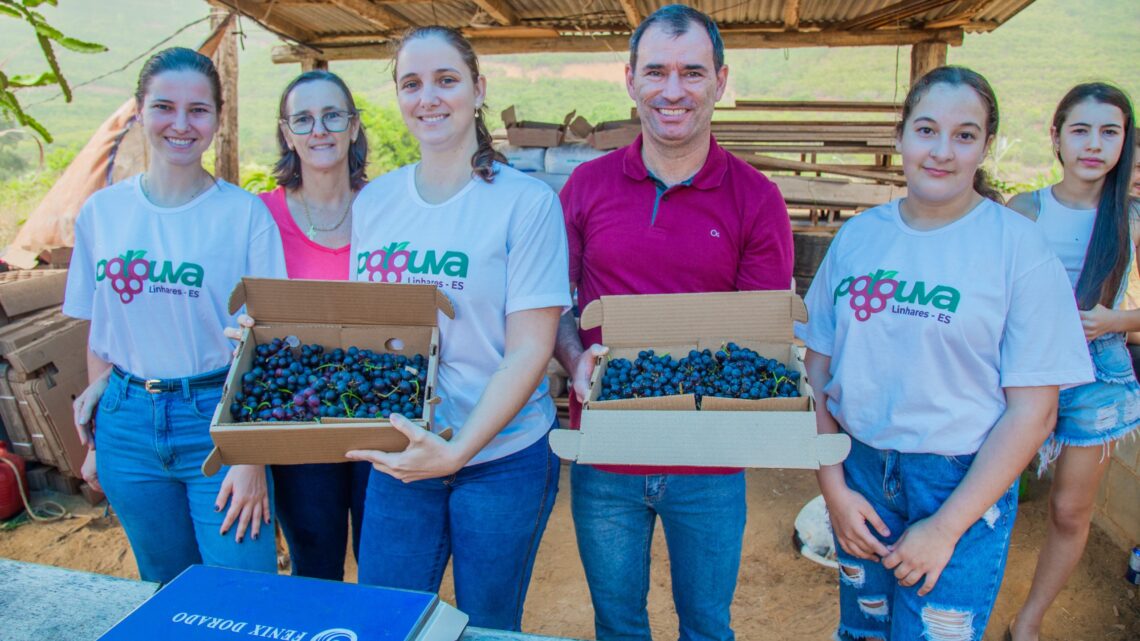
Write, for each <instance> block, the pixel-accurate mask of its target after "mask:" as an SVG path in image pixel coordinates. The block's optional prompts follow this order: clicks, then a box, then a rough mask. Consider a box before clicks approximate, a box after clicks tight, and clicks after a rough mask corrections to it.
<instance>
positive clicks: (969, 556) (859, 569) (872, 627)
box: [835, 438, 1017, 641]
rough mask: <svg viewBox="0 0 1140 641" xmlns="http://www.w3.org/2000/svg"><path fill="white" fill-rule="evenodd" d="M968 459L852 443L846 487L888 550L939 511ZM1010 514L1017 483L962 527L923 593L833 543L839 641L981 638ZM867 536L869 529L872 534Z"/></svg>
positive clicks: (1001, 563) (994, 591) (962, 474)
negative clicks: (869, 513) (867, 507)
mask: <svg viewBox="0 0 1140 641" xmlns="http://www.w3.org/2000/svg"><path fill="white" fill-rule="evenodd" d="M973 461H974V455H973V454H969V455H964V456H942V455H940V454H921V453H919V454H914V453H904V452H897V451H894V450H879V449H875V448H873V447H871V446H869V445H865V444H863V443H861V442H859V441H858V440H856V439H854V438H852V439H851V454H850V455H849V456H848V457H847V460H846V461H844V462H843V471H844V473H845V474H846V476H847V485H848V487H850V488H851V489H852V490H854V491H855V492H858V493H859V494H861V495H863V496H864V497H865V498H866V499H867V501H868V502H869V503H870V504H871V507H873V508H874V509H875V512H876V513H877V514H878V515H879V517H880V518H881V519H882V520H883V522H884V523H885V524H886V525H887V528H888V529H889V530H890V532H891V535H890V536H888V537H878V535H875V536H877V537H878V538H879V539H880V540H881V541H882V542H883V543H884V544H886V545H892V544H893V543H895V542H896V541H897V540H898V538H899V537H900V536H901V535H902V534H903V532H905V531H906V529H907V528H908V527H910V526H911V525H913V524H915V523H917V522H918V521H921V520H923V519H926V518H928V517H930V516H931V515H933V514H934V513H935V512H937V511H938V509H939V508H941V507H942V504H943V503H945V501H946V499H947V498H949V496H950V494H951V493H953V491H954V490H955V489H956V488H957V487H958V485H959V484H961V482H962V479H964V478H965V476H966V473H967V472H968V471H969V469H970V465H971V464H972V463H973ZM1016 515H1017V482H1016V481H1015V482H1014V484H1013V485H1012V486H1011V487H1010V488H1009V489H1008V490H1006V492H1005V493H1004V494H1003V495H1002V496H1001V498H999V499H998V500H997V502H996V503H994V504H993V505H992V506H991V507H990V508H989V509H987V510H986V512H985V513H984V514H983V515H982V516H981V518H979V519H978V520H977V521H975V522H974V524H973V525H971V526H970V527H969V529H967V530H966V532H965V533H964V534H963V535H962V537H961V538H959V539H958V543H957V545H956V547H955V548H954V554H953V555H952V556H951V557H950V561H949V562H948V563H947V564H946V567H945V569H943V571H942V574H941V576H940V577H939V579H938V583H937V584H936V585H935V586H934V589H933V590H931V591H930V593H929V594H927V595H926V596H918V590H919V588H921V587H922V582H921V581H920V582H919V583H917V584H916V585H914V586H911V587H904V586H902V585H899V582H898V579H896V578H895V575H894V572H893V571H892V570H888V569H887V568H886V567H885V566H884V565H883V564H882V563H879V562H875V561H869V560H866V559H860V558H857V557H854V556H851V555H850V554H848V553H847V552H846V551H845V550H844V549H843V547H842V546H841V545H839V543H838V541H836V551H837V552H838V555H839V629H838V631H837V632H836V635H835V638H836V639H839V640H840V641H853V640H854V639H863V638H868V637H869V638H874V639H886V640H887V641H911V640H912V639H981V638H982V635H983V633H984V632H985V629H986V622H987V621H988V620H989V617H990V612H991V610H992V609H993V606H994V601H995V599H996V598H997V593H998V588H999V587H1001V580H1002V575H1003V574H1004V573H1005V561H1006V554H1007V553H1008V552H1009V540H1010V533H1011V532H1012V530H1013V523H1014V520H1015V518H1016ZM872 533H874V531H873V530H872Z"/></svg>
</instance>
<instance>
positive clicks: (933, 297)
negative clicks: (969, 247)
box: [833, 269, 962, 324]
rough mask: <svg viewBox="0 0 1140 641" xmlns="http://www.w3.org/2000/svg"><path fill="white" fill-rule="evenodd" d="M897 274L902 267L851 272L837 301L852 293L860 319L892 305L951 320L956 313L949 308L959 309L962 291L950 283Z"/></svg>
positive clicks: (921, 315)
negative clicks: (915, 278)
mask: <svg viewBox="0 0 1140 641" xmlns="http://www.w3.org/2000/svg"><path fill="white" fill-rule="evenodd" d="M897 276H898V271H896V270H890V271H888V270H884V269H879V270H876V271H875V272H874V273H873V274H867V275H863V276H848V277H847V278H844V279H843V280H841V281H839V285H838V286H837V287H836V288H835V294H834V298H833V303H834V304H839V299H840V298H842V297H844V296H850V298H849V299H848V301H847V304H848V305H850V306H851V309H853V310H854V311H855V320H857V321H860V322H866V321H868V320H870V318H871V315H872V314H878V313H879V312H882V311H885V310H886V309H887V308H888V306H889V307H890V311H891V313H892V314H898V315H902V316H913V317H917V318H929V319H933V320H937V321H938V322H940V323H946V324H949V323H950V320H951V319H952V318H953V316H951V314H950V313H947V312H956V311H958V303H959V302H960V301H961V299H962V294H961V292H959V291H958V290H957V289H955V288H953V287H950V286H949V285H933V286H932V285H930V284H928V283H927V282H926V281H922V280H916V281H906V280H901V279H899V278H896V277H897ZM892 300H893V301H894V304H891V301H892ZM912 306H916V307H912ZM923 308H928V309H923ZM929 308H933V310H941V311H932V310H931V309H929Z"/></svg>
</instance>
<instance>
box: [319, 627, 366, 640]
mask: <svg viewBox="0 0 1140 641" xmlns="http://www.w3.org/2000/svg"><path fill="white" fill-rule="evenodd" d="M313 641H357V639H356V633H355V632H353V631H352V630H348V629H346V628H332V629H330V630H325V631H324V632H318V633H316V634H315V635H314V636H313Z"/></svg>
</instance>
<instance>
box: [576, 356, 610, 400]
mask: <svg viewBox="0 0 1140 641" xmlns="http://www.w3.org/2000/svg"><path fill="white" fill-rule="evenodd" d="M609 352H610V348H608V347H606V346H605V345H599V344H597V343H594V344H593V345H591V346H590V348H589V349H587V350H586V351H584V352H582V353H581V354H580V355H578V360H577V361H575V362H574V371H573V372H570V382H571V384H572V385H573V386H574V394H575V395H576V396H577V397H578V402H579V403H585V402H586V399H588V398H590V379H591V378H592V377H593V376H594V367H595V366H596V365H597V362H598V358H599V357H602V356H605V355H606V354H608V353H609Z"/></svg>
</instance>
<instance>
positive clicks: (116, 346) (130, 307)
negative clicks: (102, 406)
mask: <svg viewBox="0 0 1140 641" xmlns="http://www.w3.org/2000/svg"><path fill="white" fill-rule="evenodd" d="M139 180H140V177H139V176H135V177H133V178H130V179H128V180H125V181H123V182H120V183H118V184H116V185H112V186H111V187H108V188H106V189H102V190H100V191H97V192H95V193H94V194H93V195H92V196H91V197H90V198H88V199H87V202H86V203H84V204H83V209H81V210H80V212H79V218H78V220H77V221H76V223H75V250H74V253H73V254H72V257H71V266H70V269H69V271H68V275H67V295H66V297H65V299H64V303H63V313H65V314H67V315H68V316H73V317H75V318H86V319H90V320H91V337H90V340H89V345H90V347H91V351H93V352H94V353H95V355H97V356H98V357H99V358H102V359H103V360H105V361H108V362H110V363H113V364H115V365H118V366H119V367H120V368H122V369H124V370H126V371H127V372H130V373H131V374H134V375H135V376H139V377H143V378H175V377H183V376H193V375H196V374H203V373H205V372H209V371H211V370H215V369H218V368H221V367H225V366H226V365H227V364H229V362H230V359H231V357H232V353H233V344H232V343H231V342H230V341H229V340H228V339H226V338H225V336H223V335H222V329H223V328H225V327H226V326H233V325H235V323H236V319H235V317H234V316H231V315H230V313H229V311H228V310H227V307H228V302H229V297H230V292H231V291H233V288H234V285H236V284H237V282H238V281H239V280H240V279H241V277H242V276H262V277H268V278H285V255H284V253H283V252H282V249H281V236H280V235H279V234H278V232H277V225H276V224H274V222H273V217H272V216H270V214H269V210H268V209H266V208H265V205H263V204H262V203H261V201H260V200H259V199H258V198H257V197H256V196H254V195H252V194H249V193H247V192H245V191H243V190H242V189H240V188H239V187H235V186H234V185H231V184H230V183H227V182H225V181H223V180H218V181H217V183H216V185H215V186H212V187H210V188H209V189H207V190H206V191H205V192H204V193H202V194H201V195H199V196H198V197H197V198H195V199H194V200H192V201H190V202H189V203H187V204H185V205H182V206H181V207H169V208H167V207H158V206H156V205H154V204H152V203H151V202H150V201H148V200H147V199H146V197H144V196H143V194H142V191H141V189H140V188H139ZM124 275H125V276H126V277H124Z"/></svg>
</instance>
